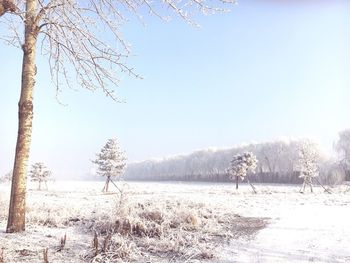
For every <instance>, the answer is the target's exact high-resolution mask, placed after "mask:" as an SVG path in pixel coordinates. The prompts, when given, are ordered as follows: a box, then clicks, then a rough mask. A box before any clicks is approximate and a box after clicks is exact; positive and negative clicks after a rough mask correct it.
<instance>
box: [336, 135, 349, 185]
mask: <svg viewBox="0 0 350 263" xmlns="http://www.w3.org/2000/svg"><path fill="white" fill-rule="evenodd" d="M335 149H336V151H337V152H338V153H339V155H340V164H341V166H342V168H343V169H344V172H345V174H346V179H347V180H349V179H350V129H348V130H344V131H341V132H339V139H338V141H337V143H336V144H335Z"/></svg>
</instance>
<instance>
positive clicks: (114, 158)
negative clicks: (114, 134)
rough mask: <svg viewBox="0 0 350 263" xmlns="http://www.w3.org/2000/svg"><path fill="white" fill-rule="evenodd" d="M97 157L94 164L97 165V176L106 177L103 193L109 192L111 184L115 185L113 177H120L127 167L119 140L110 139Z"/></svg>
mask: <svg viewBox="0 0 350 263" xmlns="http://www.w3.org/2000/svg"><path fill="white" fill-rule="evenodd" d="M96 155H97V158H96V160H94V161H93V163H95V164H96V165H97V174H99V175H100V176H103V177H106V183H105V185H104V187H103V189H102V191H105V192H108V186H109V183H110V182H112V183H113V184H114V182H113V180H112V177H114V178H115V177H120V176H121V175H122V174H123V172H124V169H125V167H126V158H125V153H124V152H123V151H122V150H121V149H120V146H119V143H118V141H117V139H109V140H108V141H107V143H106V144H105V146H103V147H102V149H101V151H100V153H98V154H96ZM114 185H115V184H114ZM115 186H116V185H115ZM116 187H117V186H116ZM117 188H118V187H117Z"/></svg>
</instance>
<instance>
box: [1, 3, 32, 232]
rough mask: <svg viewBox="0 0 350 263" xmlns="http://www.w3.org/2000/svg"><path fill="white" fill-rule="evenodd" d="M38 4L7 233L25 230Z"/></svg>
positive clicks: (27, 44)
mask: <svg viewBox="0 0 350 263" xmlns="http://www.w3.org/2000/svg"><path fill="white" fill-rule="evenodd" d="M35 10H36V0H27V1H26V22H25V41H24V44H23V46H22V49H23V62H22V83H21V95H20V100H19V103H18V135H17V144H16V154H15V162H14V168H13V177H12V187H11V198H10V207H9V214H8V222H7V229H6V232H8V233H12V232H21V231H24V230H25V210H26V181H27V165H28V158H29V152H30V143H31V137H32V121H33V90H34V85H35V75H36V66H35V53H36V52H35V51H36V50H35V48H36V47H35V46H36V38H37V34H38V28H37V26H36V25H35Z"/></svg>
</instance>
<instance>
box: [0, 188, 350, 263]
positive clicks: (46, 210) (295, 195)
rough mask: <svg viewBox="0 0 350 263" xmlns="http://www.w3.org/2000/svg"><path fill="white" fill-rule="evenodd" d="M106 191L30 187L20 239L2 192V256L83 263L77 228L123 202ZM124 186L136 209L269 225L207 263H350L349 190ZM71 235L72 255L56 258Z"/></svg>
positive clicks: (85, 241) (85, 235) (84, 248)
mask: <svg viewBox="0 0 350 263" xmlns="http://www.w3.org/2000/svg"><path fill="white" fill-rule="evenodd" d="M103 184H104V182H65V181H57V182H55V183H50V184H49V191H36V190H35V189H36V185H33V184H30V186H29V190H28V212H27V221H28V223H27V231H26V232H25V233H21V234H6V233H5V232H4V230H5V228H6V214H7V209H8V207H7V206H8V196H9V188H10V186H9V185H6V184H0V230H1V232H0V249H1V248H4V255H5V262H28V260H29V261H30V262H43V261H42V257H43V256H42V250H43V249H44V248H46V247H49V260H52V262H85V260H84V255H87V253H88V251H89V250H91V242H92V235H91V232H88V230H87V228H77V226H76V225H75V224H74V220H75V219H77V220H80V222H85V221H86V222H90V221H91V220H92V219H93V220H95V221H96V222H98V220H100V221H102V219H105V218H107V219H108V218H112V217H111V213H112V212H111V211H113V210H115V205H116V201H117V200H118V198H117V195H116V193H111V194H104V195H102V194H101V190H102V188H103ZM123 184H124V185H123ZM119 185H120V186H122V188H123V189H124V190H125V191H126V192H128V199H129V200H128V202H130V203H135V204H136V203H147V202H151V203H153V204H155V205H158V206H159V208H161V207H162V204H164V203H162V202H163V201H164V202H165V201H166V202H170V203H169V204H171V205H173V204H175V203H183V204H187V203H188V202H191V204H192V203H193V204H195V205H194V206H192V207H191V209H194V210H196V209H197V210H198V211H199V210H200V209H203V208H206V209H212V211H214V212H215V213H216V214H217V215H218V216H220V215H226V214H233V213H234V214H238V215H240V216H242V217H253V218H268V225H267V226H266V227H265V228H263V229H261V230H260V231H258V232H254V233H253V234H252V235H246V236H245V235H242V236H239V237H238V238H233V239H231V241H230V242H229V243H223V242H220V243H218V244H217V248H216V249H215V257H214V258H213V259H209V260H207V262H223V263H224V262H242V263H243V262H349V261H350V202H349V201H350V186H349V185H342V186H336V187H334V188H332V192H333V194H327V193H325V192H324V191H323V189H322V188H321V187H315V188H314V193H313V194H312V193H309V192H306V193H305V194H300V193H299V188H300V186H283V185H256V188H257V190H258V193H257V194H254V193H252V191H251V189H250V187H249V186H247V185H242V186H241V187H240V189H239V190H238V191H236V190H235V189H234V185H233V184H209V183H181V182H177V183H170V182H161V183H154V182H127V183H125V182H124V183H121V182H119ZM167 204H168V203H167ZM222 218H224V217H222ZM84 220H85V221H84ZM89 220H90V221H89ZM213 231H214V230H213ZM65 234H66V235H67V244H66V248H65V249H64V250H63V251H62V252H55V249H56V248H57V247H58V245H59V240H60V238H61V237H63V236H64V235H65ZM179 260H180V259H179ZM136 262H140V259H139V260H136ZM152 262H168V261H164V259H163V261H161V260H160V261H156V259H153V261H152ZM178 262H181V260H180V261H178ZM188 262H202V261H198V260H197V261H196V260H189V261H188Z"/></svg>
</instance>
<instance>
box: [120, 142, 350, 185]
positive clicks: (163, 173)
mask: <svg viewBox="0 0 350 263" xmlns="http://www.w3.org/2000/svg"><path fill="white" fill-rule="evenodd" d="M305 140H307V139H301V140H290V141H282V140H280V141H273V142H266V143H256V144H253V143H252V144H248V145H241V146H237V147H233V148H229V149H218V150H214V149H207V150H201V151H196V152H193V153H192V154H188V155H178V156H173V157H170V158H165V159H161V160H148V161H143V162H138V163H131V164H129V165H128V167H127V169H126V172H125V174H124V178H125V179H126V180H156V181H163V180H170V181H171V180H174V181H209V182H228V181H230V177H229V174H228V172H227V170H228V167H229V165H230V161H231V159H232V157H233V156H234V155H236V154H241V153H243V152H247V151H248V152H252V153H253V154H255V155H256V157H257V159H258V164H257V168H256V172H255V173H250V174H249V175H248V176H249V180H250V181H251V182H255V183H284V184H299V183H302V182H303V179H302V178H299V175H300V172H299V171H298V161H299V149H300V146H301V144H302V143H303V141H305ZM311 145H312V147H315V149H316V150H317V152H318V164H319V172H320V174H319V176H318V180H319V181H320V182H321V183H323V184H337V183H341V182H343V181H344V180H345V179H347V178H346V173H345V172H344V169H343V168H342V166H341V165H340V163H339V161H337V160H333V159H330V158H329V157H327V156H326V155H325V154H324V153H322V151H321V150H320V147H319V146H318V145H317V144H316V143H312V144H311Z"/></svg>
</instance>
